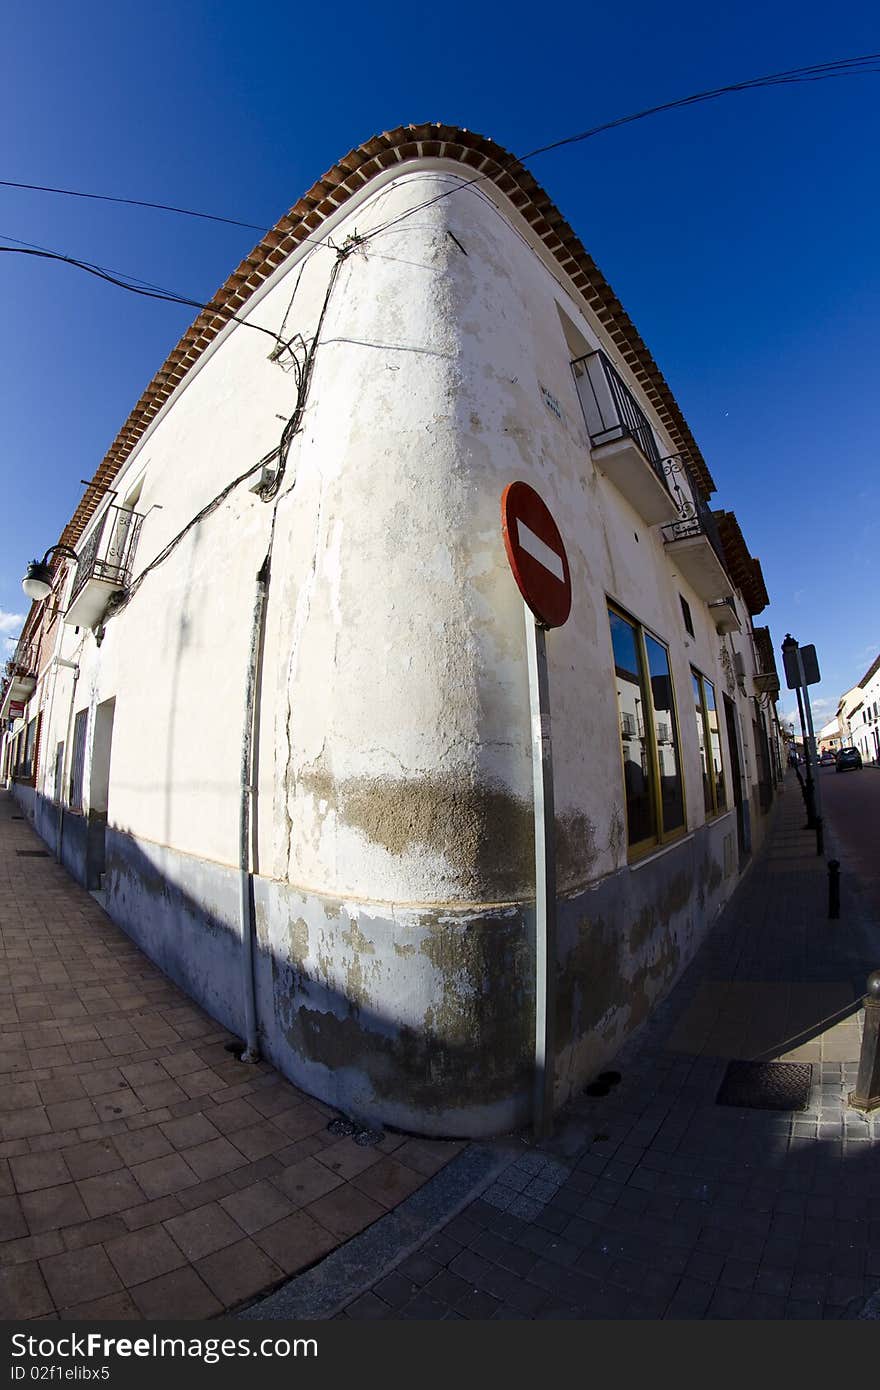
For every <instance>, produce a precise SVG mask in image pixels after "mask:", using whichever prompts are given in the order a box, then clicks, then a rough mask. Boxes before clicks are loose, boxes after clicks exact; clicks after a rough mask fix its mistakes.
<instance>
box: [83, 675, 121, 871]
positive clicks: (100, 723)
mask: <svg viewBox="0 0 880 1390" xmlns="http://www.w3.org/2000/svg"><path fill="white" fill-rule="evenodd" d="M115 713H116V699H115V697H114V698H113V699H112V700H105V701H104V702H103V704H100V705H99V706H98V708H97V709H96V710H95V732H94V736H93V738H92V764H91V770H90V774H89V821H88V825H89V832H88V851H87V857H86V886H87V887H88V888H89V889H92V890H99V891H100V889H101V888H102V887H103V877H104V869H105V866H106V856H107V813H108V810H109V806H110V753H111V749H112V746H113V718H114V715H115Z"/></svg>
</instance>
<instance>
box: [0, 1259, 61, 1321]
mask: <svg viewBox="0 0 880 1390" xmlns="http://www.w3.org/2000/svg"><path fill="white" fill-rule="evenodd" d="M54 1307H55V1305H54V1303H53V1301H52V1296H51V1294H50V1293H49V1290H48V1288H47V1287H46V1283H45V1280H44V1279H43V1275H42V1274H41V1272H40V1269H39V1267H38V1266H37V1265H36V1264H35V1263H33V1262H30V1263H28V1264H17V1265H10V1266H7V1267H6V1268H3V1267H2V1266H0V1308H2V1309H3V1317H4V1319H9V1320H13V1319H15V1320H18V1319H27V1318H39V1317H42V1316H44V1314H46V1313H52V1312H53V1311H54Z"/></svg>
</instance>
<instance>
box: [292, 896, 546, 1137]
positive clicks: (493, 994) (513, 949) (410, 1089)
mask: <svg viewBox="0 0 880 1390" xmlns="http://www.w3.org/2000/svg"><path fill="white" fill-rule="evenodd" d="M428 925H429V935H428V937H427V939H426V940H425V941H423V943H422V945H421V948H420V949H421V951H422V953H423V954H424V955H425V956H426V957H427V958H428V960H429V961H430V963H431V965H432V966H433V967H434V968H435V969H436V970H437V971H438V973H439V975H440V977H441V980H442V984H441V986H440V988H439V990H438V992H437V996H436V999H435V1000H434V1002H433V1003H432V1004H431V1005H430V1006H429V1007H428V1009H427V1010H426V1012H425V1016H424V1020H423V1024H422V1026H421V1027H420V1028H413V1027H408V1026H403V1027H399V1028H396V1029H395V1030H394V1032H393V1033H389V1031H388V1028H389V1021H388V1020H387V1019H386V1020H382V1019H381V1017H380V1016H379V1015H377V1014H374V1013H373V1012H372V1010H370V1009H368V1008H366V1007H364V1006H362V1004H360V1003H358V1002H356V1001H353V1000H346V1001H344V1003H345V1008H346V1012H345V1013H344V1015H343V1016H341V1017H340V1016H339V1012H338V1010H339V1005H340V1003H342V1002H343V1001H341V1000H340V999H339V998H337V999H336V1000H335V1001H334V1009H332V1010H331V1009H326V1010H325V1009H321V1008H320V1007H318V1006H317V1005H318V1002H319V1001H320V998H321V994H322V992H323V989H324V987H323V984H322V982H320V981H315V980H313V979H312V978H310V977H309V975H308V974H307V973H306V971H305V970H304V969H303V967H302V966H301V965H299V964H298V963H295V962H294V961H291V964H290V965H289V966H288V967H284V965H282V964H279V963H278V962H277V961H275V960H273V976H274V992H275V997H276V999H279V1000H280V999H282V998H284V997H286V998H287V999H288V1000H290V1001H291V1006H290V1007H289V1008H288V1009H287V1010H285V1011H284V1012H285V1013H286V1014H287V1017H288V1019H289V1022H288V1024H287V1027H286V1029H285V1033H286V1037H287V1040H288V1042H289V1044H290V1046H291V1047H292V1048H293V1049H294V1051H295V1052H297V1053H299V1055H300V1056H302V1057H304V1058H305V1059H307V1060H308V1061H311V1062H316V1063H319V1064H320V1065H322V1066H326V1067H328V1068H330V1069H331V1070H334V1069H336V1068H341V1067H350V1066H352V1065H355V1066H357V1067H358V1068H359V1069H360V1070H362V1071H363V1072H364V1073H365V1074H366V1075H367V1077H368V1078H369V1080H370V1083H371V1085H372V1087H373V1091H374V1093H375V1096H376V1097H377V1099H387V1100H389V1101H393V1102H402V1103H406V1104H410V1105H413V1106H418V1107H419V1108H421V1109H424V1110H427V1111H431V1112H440V1111H450V1110H455V1109H462V1110H464V1109H468V1108H470V1107H473V1106H484V1105H485V1106H488V1105H492V1104H495V1103H496V1102H503V1101H507V1100H508V1099H509V1097H510V1096H511V1094H515V1093H516V1092H517V1091H519V1090H521V1089H524V1088H527V1087H528V1085H529V1081H530V1076H531V1066H532V1047H533V1019H534V1004H533V1001H532V970H533V965H532V955H531V951H530V949H529V947H528V944H527V941H526V936H525V932H524V928H523V923H522V919H521V918H520V917H519V916H516V917H512V918H509V919H501V918H499V919H492V918H483V919H481V920H480V921H479V922H476V923H468V924H466V925H459V924H455V923H449V922H448V921H447V922H445V923H444V922H442V921H440V920H435V921H434V922H430V920H429V922H428ZM291 976H292V977H293V978H291ZM281 1012H282V1011H281V1010H279V1013H281Z"/></svg>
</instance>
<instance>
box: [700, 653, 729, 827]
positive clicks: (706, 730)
mask: <svg viewBox="0 0 880 1390" xmlns="http://www.w3.org/2000/svg"><path fill="white" fill-rule="evenodd" d="M691 679H692V681H693V690H694V711H695V714H696V718H697V744H698V747H699V749H700V767H701V772H702V777H703V802H704V805H705V808H706V815H707V816H717V815H719V814H720V812H721V811H723V810H725V809H726V807H727V792H726V789H725V786H724V763H723V761H722V757H721V732H720V730H719V728H718V710H717V709H716V706H715V687H714V686H713V684H712V682H711V681H708V680H706V677H705V676H701V675H700V673H699V671H695V670H694V669H693V667H692V668H691Z"/></svg>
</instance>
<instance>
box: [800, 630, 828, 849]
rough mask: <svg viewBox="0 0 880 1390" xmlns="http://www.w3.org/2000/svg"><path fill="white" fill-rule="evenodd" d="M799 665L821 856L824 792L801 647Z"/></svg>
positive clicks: (817, 846)
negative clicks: (813, 773)
mask: <svg viewBox="0 0 880 1390" xmlns="http://www.w3.org/2000/svg"><path fill="white" fill-rule="evenodd" d="M797 664H798V673H799V675H800V678H801V685H802V687H803V692H804V708H805V710H806V713H807V729H808V730H809V734H810V746H809V748H808V750H807V757H808V762H807V767H808V768H809V767H810V766H811V765H812V766H815V776H814V778H813V797H814V806H815V812H816V853H817V854H821V853H822V851H823V848H824V846H823V835H822V790H821V787H820V785H819V766H818V763H817V762H816V735H815V734H814V732H813V711H812V709H811V707H810V688H809V686H808V685H807V678H806V676H805V675H804V663H803V660H802V658H801V649H800V647H798V649H797Z"/></svg>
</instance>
